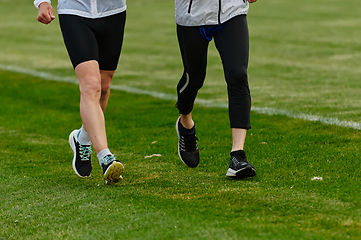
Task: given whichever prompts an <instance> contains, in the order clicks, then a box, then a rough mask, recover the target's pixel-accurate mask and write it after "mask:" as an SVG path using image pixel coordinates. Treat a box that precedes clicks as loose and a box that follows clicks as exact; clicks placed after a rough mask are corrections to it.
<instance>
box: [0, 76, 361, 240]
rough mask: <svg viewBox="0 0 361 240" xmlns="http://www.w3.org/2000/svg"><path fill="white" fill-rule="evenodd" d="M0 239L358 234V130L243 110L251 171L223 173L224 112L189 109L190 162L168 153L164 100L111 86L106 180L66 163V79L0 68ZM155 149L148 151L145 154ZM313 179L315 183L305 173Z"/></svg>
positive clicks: (70, 94) (72, 113) (69, 99)
mask: <svg viewBox="0 0 361 240" xmlns="http://www.w3.org/2000/svg"><path fill="white" fill-rule="evenodd" d="M0 95H1V104H0V134H1V136H0V162H1V167H0V182H1V184H0V192H1V196H0V202H1V204H0V226H1V228H0V239H359V236H360V235H361V206H360V202H361V194H360V191H359V189H360V180H361V173H360V171H359V166H360V150H359V142H360V137H361V134H360V132H359V131H356V130H352V129H345V128H341V127H333V126H327V125H323V124H320V123H311V122H306V121H302V120H295V119H290V118H287V117H282V116H267V115H261V114H255V113H252V127H253V128H252V129H251V130H249V132H248V136H247V144H246V149H245V150H246V152H247V153H248V158H249V161H250V162H251V163H253V164H254V165H255V166H256V168H257V176H256V177H254V178H253V179H246V180H241V181H239V180H231V179H229V178H227V177H226V176H225V173H226V171H227V168H228V161H229V150H230V138H231V136H230V129H229V127H228V116H227V115H228V114H227V110H226V109H220V108H203V107H199V106H197V107H196V110H195V111H194V120H195V121H196V124H197V136H198V137H199V139H200V140H199V147H200V152H201V163H200V165H199V166H198V167H197V168H196V169H190V168H187V167H185V166H184V165H183V163H182V162H181V161H180V160H179V159H178V155H177V148H176V146H177V136H176V132H175V127H174V125H175V120H176V118H177V115H178V112H177V110H176V108H175V107H174V104H175V103H174V102H173V101H164V100H159V99H156V98H152V97H149V96H144V95H136V94H129V93H125V92H122V91H114V90H113V91H112V92H111V99H110V102H109V106H108V108H107V110H106V114H105V117H106V121H107V133H108V138H109V147H110V149H111V150H112V151H113V152H114V153H115V155H116V156H117V157H118V159H120V160H121V161H122V162H123V163H124V165H125V169H126V170H125V173H124V180H123V181H122V182H121V183H119V184H117V185H114V186H107V185H105V184H104V180H103V179H102V173H101V169H100V167H99V165H98V162H97V159H96V156H95V154H93V155H92V157H93V167H94V170H93V173H92V175H91V177H90V178H85V179H82V178H79V177H78V176H77V175H76V174H75V173H74V172H73V169H72V166H71V160H72V151H71V149H70V147H69V145H68V134H69V133H70V132H71V131H72V130H73V129H74V128H75V127H79V126H80V125H81V120H80V117H79V109H78V101H79V93H78V86H77V85H74V84H69V83H58V82H53V81H45V80H42V79H39V78H34V77H31V76H27V75H22V74H16V73H12V72H6V71H1V70H0ZM152 154H161V156H158V157H148V158H146V156H151V155H152ZM313 177H322V178H323V180H322V181H312V180H311V179H312V178H313Z"/></svg>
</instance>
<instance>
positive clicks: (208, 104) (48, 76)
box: [0, 64, 361, 130]
mask: <svg viewBox="0 0 361 240" xmlns="http://www.w3.org/2000/svg"><path fill="white" fill-rule="evenodd" d="M0 69H2V70H7V71H11V72H16V73H22V74H26V75H30V76H34V77H39V78H42V79H44V80H49V81H58V82H67V83H73V84H78V80H77V79H76V78H75V77H74V78H72V77H60V76H55V75H52V74H50V73H46V72H39V71H35V70H30V69H25V68H20V67H16V66H8V65H2V64H0ZM111 89H114V90H121V91H124V92H128V93H135V94H143V95H149V96H152V97H155V98H159V99H164V100H173V101H176V100H177V96H176V95H173V94H168V93H161V92H156V91H148V90H143V89H139V88H133V87H127V86H122V85H112V86H111ZM196 103H197V104H199V105H201V106H204V107H216V108H227V107H228V104H227V103H216V102H213V101H211V100H206V99H199V98H197V100H196ZM252 111H254V112H257V113H262V114H267V115H283V116H287V117H291V118H296V119H302V120H306V121H312V122H321V123H323V124H328V125H336V126H341V127H347V128H353V129H358V130H360V129H361V124H360V123H357V122H354V121H341V120H339V119H338V118H327V117H320V116H315V115H311V114H304V113H293V112H292V111H287V110H282V109H275V108H268V107H265V108H259V107H252Z"/></svg>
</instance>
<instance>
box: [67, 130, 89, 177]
mask: <svg viewBox="0 0 361 240" xmlns="http://www.w3.org/2000/svg"><path fill="white" fill-rule="evenodd" d="M78 133H79V130H74V131H72V132H71V133H70V135H69V144H70V147H71V149H73V152H74V157H73V169H74V171H75V173H76V174H77V175H78V176H79V177H89V176H90V174H91V172H92V161H91V153H92V150H91V145H82V144H80V142H79V141H78Z"/></svg>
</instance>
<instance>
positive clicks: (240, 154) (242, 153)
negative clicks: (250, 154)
mask: <svg viewBox="0 0 361 240" xmlns="http://www.w3.org/2000/svg"><path fill="white" fill-rule="evenodd" d="M236 156H240V157H241V158H245V157H246V153H245V152H244V151H243V150H237V151H233V152H231V157H236Z"/></svg>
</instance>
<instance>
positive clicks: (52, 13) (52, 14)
mask: <svg viewBox="0 0 361 240" xmlns="http://www.w3.org/2000/svg"><path fill="white" fill-rule="evenodd" d="M49 14H50V18H51V21H52V20H54V19H55V14H54V10H53V8H52V7H51V8H50V9H49Z"/></svg>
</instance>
